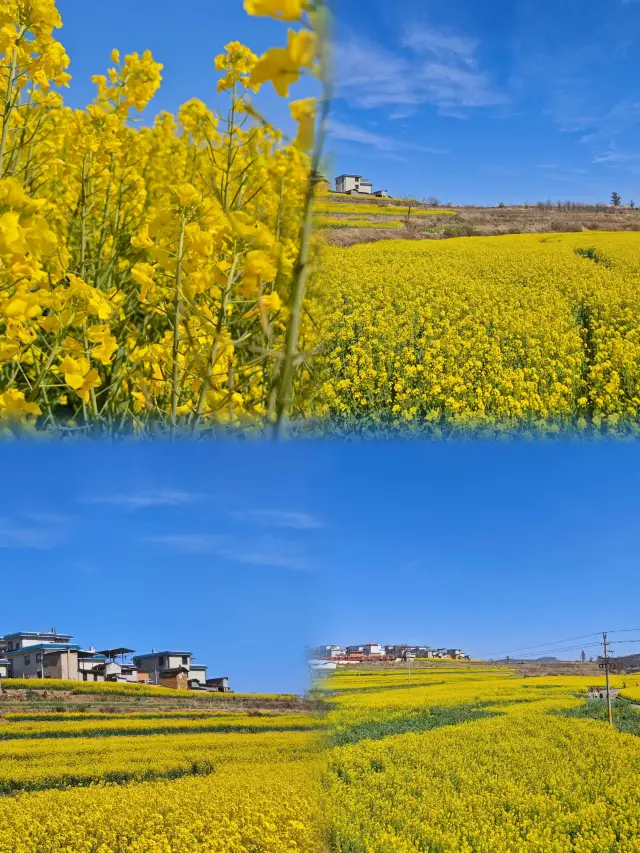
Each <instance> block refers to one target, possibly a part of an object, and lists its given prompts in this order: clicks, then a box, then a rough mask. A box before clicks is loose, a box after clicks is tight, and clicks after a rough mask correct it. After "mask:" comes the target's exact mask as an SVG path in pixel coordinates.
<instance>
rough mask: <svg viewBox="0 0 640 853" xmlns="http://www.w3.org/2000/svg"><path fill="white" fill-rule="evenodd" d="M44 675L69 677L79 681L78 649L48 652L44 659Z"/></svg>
mask: <svg viewBox="0 0 640 853" xmlns="http://www.w3.org/2000/svg"><path fill="white" fill-rule="evenodd" d="M43 675H44V677H45V678H68V679H70V680H71V681H79V680H80V677H81V676H80V673H79V670H78V652H77V651H68V652H65V651H64V650H62V651H56V652H47V653H46V654H45V656H44V660H43Z"/></svg>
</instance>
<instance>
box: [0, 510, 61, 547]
mask: <svg viewBox="0 0 640 853" xmlns="http://www.w3.org/2000/svg"><path fill="white" fill-rule="evenodd" d="M65 522H66V519H65V518H63V517H62V516H58V515H50V514H40V513H31V514H29V515H25V516H24V517H22V518H21V519H18V518H7V517H0V548H15V549H32V550H36V551H47V550H49V549H51V548H55V547H56V546H57V545H59V544H60V542H61V541H62V540H63V539H64V534H65V530H64V527H65Z"/></svg>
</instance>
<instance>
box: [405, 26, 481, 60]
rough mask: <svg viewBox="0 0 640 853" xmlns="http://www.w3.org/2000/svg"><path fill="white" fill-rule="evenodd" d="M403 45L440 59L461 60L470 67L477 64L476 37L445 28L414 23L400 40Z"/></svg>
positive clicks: (416, 51)
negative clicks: (461, 34)
mask: <svg viewBox="0 0 640 853" xmlns="http://www.w3.org/2000/svg"><path fill="white" fill-rule="evenodd" d="M402 44H403V46H404V47H408V48H410V49H411V50H413V51H414V52H415V53H426V54H431V55H432V56H435V57H436V58H437V59H439V60H441V61H447V60H448V61H449V62H461V63H463V64H464V65H468V66H469V67H471V68H474V67H476V66H477V64H478V61H477V59H476V56H475V53H476V49H477V47H478V41H477V40H476V39H472V38H467V37H466V36H460V35H456V34H455V33H451V32H447V31H446V30H442V29H437V28H436V27H428V26H424V25H419V26H416V25H415V24H414V25H413V26H411V27H410V28H409V29H407V31H406V33H405V35H404V38H403V40H402Z"/></svg>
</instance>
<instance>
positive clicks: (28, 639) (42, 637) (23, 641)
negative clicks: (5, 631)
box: [4, 631, 72, 652]
mask: <svg viewBox="0 0 640 853" xmlns="http://www.w3.org/2000/svg"><path fill="white" fill-rule="evenodd" d="M71 639H72V638H71V637H69V636H67V635H65V634H62V635H59V634H52V633H49V632H44V631H43V632H42V634H35V633H31V634H28V633H24V634H17V635H16V636H15V637H9V638H7V637H5V638H4V643H5V644H6V647H7V651H9V652H11V651H15V650H16V649H24V648H26V647H27V646H39V645H40V644H41V643H60V644H68V643H69V642H71Z"/></svg>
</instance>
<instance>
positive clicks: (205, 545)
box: [142, 533, 224, 554]
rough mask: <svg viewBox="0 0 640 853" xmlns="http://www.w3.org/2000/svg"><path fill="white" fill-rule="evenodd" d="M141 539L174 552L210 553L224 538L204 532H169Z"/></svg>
mask: <svg viewBox="0 0 640 853" xmlns="http://www.w3.org/2000/svg"><path fill="white" fill-rule="evenodd" d="M142 541H143V542H148V543H149V544H151V545H159V546H161V547H163V548H164V549H165V550H167V551H173V552H174V553H176V554H212V553H214V552H215V551H216V548H219V547H220V545H221V543H222V542H223V541H224V540H223V539H221V537H216V536H209V535H207V534H204V533H170V534H167V535H162V536H145V537H144V538H143V539H142Z"/></svg>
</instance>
